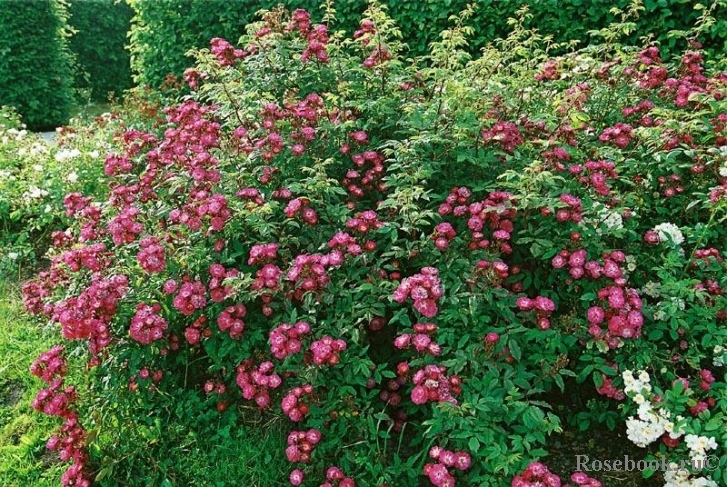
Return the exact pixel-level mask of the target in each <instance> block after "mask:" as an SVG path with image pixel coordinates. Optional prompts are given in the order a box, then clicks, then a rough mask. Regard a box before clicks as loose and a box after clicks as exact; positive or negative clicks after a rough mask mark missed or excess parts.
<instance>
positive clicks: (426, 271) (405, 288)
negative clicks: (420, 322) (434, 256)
mask: <svg viewBox="0 0 727 487" xmlns="http://www.w3.org/2000/svg"><path fill="white" fill-rule="evenodd" d="M438 274H439V272H438V271H437V269H435V268H434V267H424V268H422V270H421V272H420V273H419V274H414V275H413V276H411V277H406V278H404V279H403V280H402V281H401V284H399V287H397V288H396V290H395V291H394V295H393V299H394V301H396V302H397V303H403V302H404V301H406V300H407V298H409V297H411V299H412V300H413V301H414V309H416V310H417V311H418V312H419V313H421V314H422V315H424V316H425V317H427V318H432V317H434V315H436V314H437V312H438V311H439V309H438V308H437V303H436V300H437V299H439V298H441V297H442V294H443V292H444V291H443V289H442V283H441V281H440V280H439V276H438Z"/></svg>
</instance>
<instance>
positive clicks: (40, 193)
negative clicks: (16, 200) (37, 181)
mask: <svg viewBox="0 0 727 487" xmlns="http://www.w3.org/2000/svg"><path fill="white" fill-rule="evenodd" d="M46 196H48V191H46V190H44V189H40V188H39V187H37V186H30V187H29V188H28V191H26V192H25V193H23V199H24V200H25V201H26V202H29V201H30V200H34V199H38V198H44V197H46Z"/></svg>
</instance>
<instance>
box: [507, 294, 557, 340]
mask: <svg viewBox="0 0 727 487" xmlns="http://www.w3.org/2000/svg"><path fill="white" fill-rule="evenodd" d="M515 305H516V306H517V307H518V309H519V310H520V311H533V312H534V313H535V318H536V322H537V324H538V328H540V329H541V330H543V331H545V330H548V329H549V328H550V319H549V318H548V317H549V316H550V315H551V314H552V313H553V312H554V311H555V303H554V302H553V300H552V299H550V298H546V297H545V296H536V297H535V298H534V299H530V298H528V297H525V296H522V297H519V298H518V299H517V301H515Z"/></svg>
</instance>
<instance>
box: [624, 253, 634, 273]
mask: <svg viewBox="0 0 727 487" xmlns="http://www.w3.org/2000/svg"><path fill="white" fill-rule="evenodd" d="M626 270H627V271H629V272H634V271H635V270H636V257H634V256H633V255H627V256H626Z"/></svg>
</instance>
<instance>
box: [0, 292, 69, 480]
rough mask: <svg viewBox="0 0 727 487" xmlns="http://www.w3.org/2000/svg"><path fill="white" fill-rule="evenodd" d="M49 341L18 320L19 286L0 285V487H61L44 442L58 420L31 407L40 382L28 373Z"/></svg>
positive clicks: (54, 459)
mask: <svg viewBox="0 0 727 487" xmlns="http://www.w3.org/2000/svg"><path fill="white" fill-rule="evenodd" d="M52 340H53V337H52V336H50V334H49V333H47V332H44V331H42V330H41V329H40V328H39V327H38V326H37V325H36V324H33V323H32V322H31V321H30V320H29V319H28V317H26V316H24V315H23V308H22V302H21V300H20V293H19V289H18V286H16V285H13V284H11V283H8V282H3V281H0V485H2V486H3V487H16V486H17V487H28V486H34V487H43V486H50V485H53V486H57V485H60V476H61V474H62V473H63V471H64V467H63V465H62V464H60V463H59V462H58V460H57V458H58V457H57V455H56V454H55V452H51V451H49V450H46V448H45V443H46V441H47V439H48V437H49V435H50V434H51V432H52V431H53V430H54V429H55V428H57V426H58V421H57V418H49V417H44V416H43V415H41V414H38V413H36V412H35V411H34V410H33V408H31V407H30V403H31V401H32V400H33V398H34V397H35V394H36V393H37V391H38V389H39V388H40V387H41V386H42V385H43V382H42V381H41V380H40V379H36V378H35V377H34V376H32V375H31V374H30V372H29V371H28V368H29V367H30V364H31V362H32V361H33V360H34V359H35V357H36V356H38V354H39V353H41V352H43V351H45V350H47V349H48V348H50V347H51V346H52V345H53V341H52Z"/></svg>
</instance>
